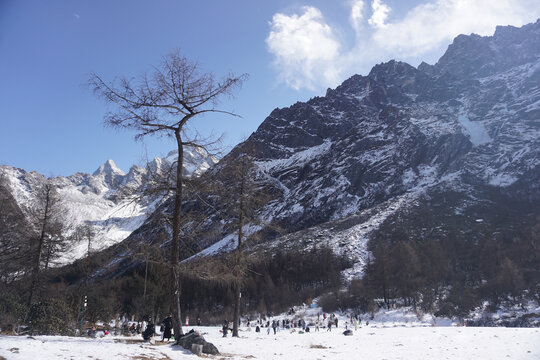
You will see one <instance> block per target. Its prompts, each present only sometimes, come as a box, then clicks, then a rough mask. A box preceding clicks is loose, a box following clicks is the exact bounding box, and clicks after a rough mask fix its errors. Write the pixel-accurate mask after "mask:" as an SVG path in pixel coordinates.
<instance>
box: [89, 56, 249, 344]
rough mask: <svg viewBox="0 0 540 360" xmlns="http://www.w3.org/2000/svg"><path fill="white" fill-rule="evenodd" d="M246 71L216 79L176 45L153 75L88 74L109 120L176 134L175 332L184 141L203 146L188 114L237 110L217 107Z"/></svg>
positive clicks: (141, 132)
mask: <svg viewBox="0 0 540 360" xmlns="http://www.w3.org/2000/svg"><path fill="white" fill-rule="evenodd" d="M246 78H247V75H246V74H244V75H241V76H235V75H233V74H229V75H228V76H226V77H225V78H224V79H222V80H221V81H217V80H216V79H215V77H214V75H213V74H212V73H201V72H200V70H199V66H198V64H197V63H195V62H192V61H190V60H188V59H187V58H185V57H183V56H182V55H181V54H180V53H179V52H178V51H176V52H173V53H170V54H169V55H167V56H165V57H164V58H163V61H162V62H161V64H160V66H159V67H156V68H154V70H153V72H152V74H151V76H148V75H146V74H145V75H143V76H141V77H140V78H139V79H138V80H137V81H133V80H130V79H127V78H125V77H124V78H120V79H116V80H114V81H112V82H105V81H104V80H103V79H102V78H101V77H100V76H99V75H97V74H91V75H90V80H89V83H90V86H91V87H92V88H93V90H94V92H95V93H96V94H97V95H98V96H100V97H102V98H103V99H105V101H107V102H108V103H111V104H114V105H116V110H115V111H113V112H109V113H108V114H106V115H105V123H106V124H107V125H110V126H112V127H114V128H125V129H131V130H135V131H136V132H137V134H136V136H135V138H136V139H142V138H144V137H145V136H147V135H165V136H170V137H172V138H174V139H175V141H176V146H177V149H178V162H177V166H176V174H175V175H176V176H175V184H174V186H173V187H172V188H171V189H170V191H171V192H172V194H173V196H174V213H173V221H172V222H173V224H172V239H171V254H170V277H171V280H170V282H171V298H172V299H173V309H172V313H173V317H174V332H175V334H177V335H178V334H182V333H183V332H182V325H181V323H182V321H181V310H180V292H181V286H180V281H179V271H178V261H179V251H180V230H181V229H180V224H181V219H182V188H183V180H184V176H183V173H182V168H183V159H184V156H183V150H184V146H193V147H201V146H203V144H202V140H201V139H200V138H198V137H195V138H189V136H187V133H186V130H188V125H189V124H190V120H191V119H193V118H194V117H200V116H201V115H203V114H206V113H222V114H226V115H232V116H238V115H236V114H234V113H232V112H229V111H224V110H220V109H218V105H219V100H220V99H221V98H222V97H223V96H225V95H229V96H230V95H232V93H233V91H234V90H235V89H236V88H238V87H240V86H241V85H242V83H243V82H244V81H245V80H246Z"/></svg>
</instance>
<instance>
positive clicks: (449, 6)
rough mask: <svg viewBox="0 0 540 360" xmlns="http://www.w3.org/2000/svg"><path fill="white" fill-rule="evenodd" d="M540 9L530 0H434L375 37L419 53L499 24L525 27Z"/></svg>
mask: <svg viewBox="0 0 540 360" xmlns="http://www.w3.org/2000/svg"><path fill="white" fill-rule="evenodd" d="M374 3H375V1H374ZM539 8H540V6H538V4H537V3H536V4H535V1H529V0H521V1H519V2H517V1H514V0H468V1H465V0H437V1H431V2H427V3H425V4H422V5H419V6H417V7H415V8H413V9H412V10H411V11H409V12H408V13H407V14H406V15H405V17H404V18H402V19H400V20H398V21H396V22H392V23H386V24H385V26H382V27H379V28H378V29H377V30H376V31H375V33H374V34H373V40H374V41H375V43H376V44H377V45H378V46H380V47H381V48H383V49H386V50H389V51H392V53H394V54H396V55H400V56H417V55H421V54H424V53H426V52H428V51H430V50H431V49H433V48H434V47H437V46H441V45H443V44H445V43H449V42H451V41H452V39H453V38H454V37H455V36H457V35H459V34H469V33H473V32H474V33H476V34H479V35H491V34H493V31H494V30H495V26H496V25H508V24H512V25H515V26H521V25H523V24H525V23H527V22H530V21H534V20H535V18H536V17H537V16H539V15H540V11H539ZM533 13H536V15H533ZM370 20H371V19H370Z"/></svg>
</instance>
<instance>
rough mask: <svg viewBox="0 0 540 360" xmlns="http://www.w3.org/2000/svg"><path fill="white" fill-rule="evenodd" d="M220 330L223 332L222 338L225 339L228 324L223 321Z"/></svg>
mask: <svg viewBox="0 0 540 360" xmlns="http://www.w3.org/2000/svg"><path fill="white" fill-rule="evenodd" d="M221 330H222V331H223V337H227V332H228V331H229V322H228V321H227V320H223V327H222V328H221Z"/></svg>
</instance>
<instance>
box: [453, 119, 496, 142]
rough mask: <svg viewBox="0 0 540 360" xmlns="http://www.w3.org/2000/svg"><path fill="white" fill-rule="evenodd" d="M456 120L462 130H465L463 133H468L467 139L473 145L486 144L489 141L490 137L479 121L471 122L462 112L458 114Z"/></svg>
mask: <svg viewBox="0 0 540 360" xmlns="http://www.w3.org/2000/svg"><path fill="white" fill-rule="evenodd" d="M458 121H459V123H460V124H461V126H462V128H463V130H465V133H466V134H467V135H469V139H470V140H471V142H472V144H473V145H474V146H479V145H482V144H486V143H488V142H490V141H491V137H490V136H489V134H488V132H487V130H486V128H485V127H484V125H483V124H482V123H481V122H478V121H476V122H473V121H471V120H469V117H468V116H467V115H463V114H461V115H459V116H458Z"/></svg>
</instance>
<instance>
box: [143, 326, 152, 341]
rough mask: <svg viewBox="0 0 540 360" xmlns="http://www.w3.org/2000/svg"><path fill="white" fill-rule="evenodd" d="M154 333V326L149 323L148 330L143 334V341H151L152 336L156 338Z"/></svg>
mask: <svg viewBox="0 0 540 360" xmlns="http://www.w3.org/2000/svg"><path fill="white" fill-rule="evenodd" d="M154 332H155V327H154V324H152V323H151V322H149V323H148V325H146V329H144V331H143V333H142V337H143V339H144V340H151V339H152V336H154Z"/></svg>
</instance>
